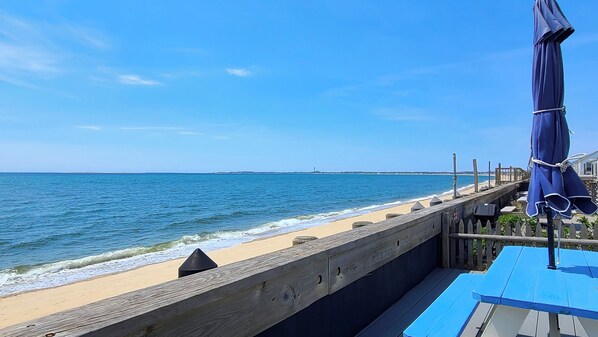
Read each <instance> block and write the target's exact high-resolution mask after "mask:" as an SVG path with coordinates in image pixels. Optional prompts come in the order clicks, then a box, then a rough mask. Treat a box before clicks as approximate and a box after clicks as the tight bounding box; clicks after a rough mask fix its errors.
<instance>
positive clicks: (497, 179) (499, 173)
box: [494, 163, 502, 185]
mask: <svg viewBox="0 0 598 337" xmlns="http://www.w3.org/2000/svg"><path fill="white" fill-rule="evenodd" d="M501 178H502V168H501V167H500V163H498V171H496V177H495V178H494V179H496V185H500V184H501V180H502V179H501Z"/></svg>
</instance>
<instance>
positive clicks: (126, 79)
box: [118, 74, 163, 86]
mask: <svg viewBox="0 0 598 337" xmlns="http://www.w3.org/2000/svg"><path fill="white" fill-rule="evenodd" d="M118 81H119V82H120V83H122V84H128V85H142V86H158V85H163V83H162V82H158V81H154V80H148V79H143V78H141V77H139V75H135V74H127V75H119V76H118Z"/></svg>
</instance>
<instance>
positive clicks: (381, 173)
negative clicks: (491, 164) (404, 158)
mask: <svg viewBox="0 0 598 337" xmlns="http://www.w3.org/2000/svg"><path fill="white" fill-rule="evenodd" d="M0 174H106V175H117V174H122V175H128V174H130V175H133V174H181V175H183V174H189V175H193V174H197V175H200V174H204V175H211V174H212V175H213V174H222V175H225V174H231V175H233V174H237V175H242V174H271V175H276V174H314V175H318V174H322V175H328V174H379V175H453V174H454V173H453V172H446V171H437V172H435V171H397V172H386V171H380V172H378V171H339V172H336V171H330V172H325V171H322V172H320V171H316V172H268V171H264V172H260V171H230V172H33V171H31V172H0ZM457 175H461V176H462V175H468V176H469V175H474V173H473V172H472V171H460V172H457ZM478 175H479V176H481V177H483V176H487V175H486V174H484V173H483V172H482V173H480V172H478ZM491 176H494V173H492V174H491Z"/></svg>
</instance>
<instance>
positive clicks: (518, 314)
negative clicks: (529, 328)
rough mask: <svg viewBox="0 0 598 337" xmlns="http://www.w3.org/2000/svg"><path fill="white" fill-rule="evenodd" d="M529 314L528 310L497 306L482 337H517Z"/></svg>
mask: <svg viewBox="0 0 598 337" xmlns="http://www.w3.org/2000/svg"><path fill="white" fill-rule="evenodd" d="M529 312H530V311H529V310H526V309H519V308H514V307H508V306H504V305H497V306H496V308H495V310H494V313H493V314H492V317H490V321H489V322H488V325H487V326H486V329H485V330H484V332H483V334H482V336H483V337H490V336H492V337H494V336H497V337H506V336H509V337H512V336H516V335H517V333H518V332H519V330H521V326H522V325H523V321H525V319H526V318H527V315H528V314H529Z"/></svg>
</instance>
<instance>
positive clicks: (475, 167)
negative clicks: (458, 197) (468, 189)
mask: <svg viewBox="0 0 598 337" xmlns="http://www.w3.org/2000/svg"><path fill="white" fill-rule="evenodd" d="M473 191H474V192H476V193H477V192H478V161H477V160H476V159H474V160H473Z"/></svg>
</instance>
